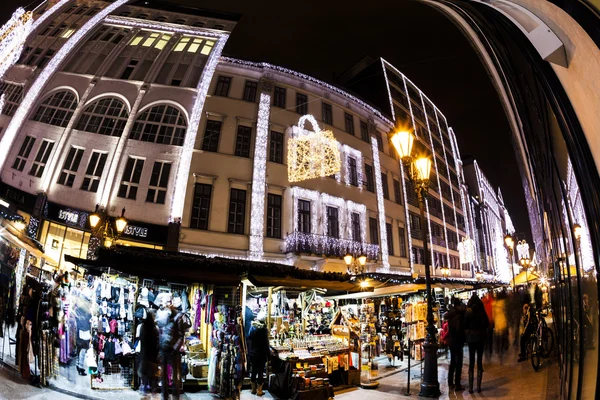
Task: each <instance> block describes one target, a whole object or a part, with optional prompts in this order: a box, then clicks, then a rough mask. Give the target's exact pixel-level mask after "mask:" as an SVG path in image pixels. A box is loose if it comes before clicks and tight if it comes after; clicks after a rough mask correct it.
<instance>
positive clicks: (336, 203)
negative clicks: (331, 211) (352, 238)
mask: <svg viewBox="0 0 600 400" xmlns="http://www.w3.org/2000/svg"><path fill="white" fill-rule="evenodd" d="M327 206H332V207H334V208H337V209H338V223H339V226H338V231H339V232H343V231H344V229H340V228H342V227H345V226H346V222H347V221H346V201H345V200H344V199H342V198H341V197H336V196H331V195H329V194H327V193H321V221H323V235H325V236H327V235H329V232H328V229H329V224H328V223H327V222H328V221H327Z"/></svg>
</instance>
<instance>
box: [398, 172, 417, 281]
mask: <svg viewBox="0 0 600 400" xmlns="http://www.w3.org/2000/svg"><path fill="white" fill-rule="evenodd" d="M400 175H401V177H402V190H403V193H404V216H405V218H406V223H405V226H406V234H407V236H408V265H409V267H410V273H411V275H412V274H413V273H414V272H415V271H414V268H415V261H414V259H413V251H412V235H411V234H410V230H411V226H410V215H409V213H408V196H407V194H406V179H405V178H404V164H402V162H400Z"/></svg>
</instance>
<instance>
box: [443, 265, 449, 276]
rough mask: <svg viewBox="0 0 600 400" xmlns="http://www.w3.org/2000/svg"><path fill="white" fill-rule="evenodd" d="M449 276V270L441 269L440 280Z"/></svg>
mask: <svg viewBox="0 0 600 400" xmlns="http://www.w3.org/2000/svg"><path fill="white" fill-rule="evenodd" d="M449 276H450V268H448V267H442V278H448V277H449Z"/></svg>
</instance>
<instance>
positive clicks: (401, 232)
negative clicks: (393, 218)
mask: <svg viewBox="0 0 600 400" xmlns="http://www.w3.org/2000/svg"><path fill="white" fill-rule="evenodd" d="M398 239H399V240H400V257H406V231H405V229H404V228H398Z"/></svg>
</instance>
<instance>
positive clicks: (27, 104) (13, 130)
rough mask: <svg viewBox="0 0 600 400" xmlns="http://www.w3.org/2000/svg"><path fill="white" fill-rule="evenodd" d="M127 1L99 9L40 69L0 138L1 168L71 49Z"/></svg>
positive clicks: (120, 0) (118, 1) (118, 0)
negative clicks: (40, 97) (26, 120)
mask: <svg viewBox="0 0 600 400" xmlns="http://www.w3.org/2000/svg"><path fill="white" fill-rule="evenodd" d="M127 2H128V0H117V1H115V2H114V3H111V4H109V5H107V6H106V7H105V8H104V9H102V10H100V11H98V13H97V14H96V15H94V16H93V17H92V18H90V19H89V20H88V21H87V22H86V23H85V24H84V25H83V26H82V27H81V28H79V29H78V30H77V31H76V32H75V33H74V34H73V35H72V36H71V37H70V38H69V39H68V40H67V41H66V43H65V44H64V45H63V46H62V47H61V48H60V49H59V50H58V51H57V52H56V54H55V55H54V57H52V58H51V59H50V61H49V62H48V64H47V65H46V66H45V67H44V68H43V69H42V70H41V71H40V74H39V76H38V77H37V79H36V80H35V81H34V82H33V84H32V85H31V87H30V88H29V90H28V91H27V93H26V94H25V95H24V97H23V100H22V101H21V104H19V107H18V108H17V110H16V112H15V115H14V116H13V117H12V119H11V120H10V123H9V125H8V127H7V128H6V131H5V133H4V136H2V139H1V140H0V169H2V168H3V167H4V163H5V162H6V159H7V157H8V153H9V151H10V149H11V148H12V144H13V142H14V140H15V138H16V136H17V133H18V131H19V129H20V128H21V125H22V124H23V122H25V119H26V118H27V115H28V114H29V111H30V110H31V107H32V106H33V105H34V104H35V102H36V101H37V99H38V97H39V95H40V94H41V93H42V90H43V89H44V86H46V83H48V81H49V80H50V78H51V77H52V76H53V75H54V73H55V72H56V71H57V70H58V68H59V67H60V65H61V64H62V62H63V61H64V60H65V59H66V58H67V57H68V56H69V55H70V54H71V51H72V50H73V49H74V48H75V47H76V46H77V45H79V42H80V41H81V40H83V39H84V38H85V37H86V35H87V34H88V33H89V32H90V30H92V29H93V28H94V27H95V26H96V25H98V24H99V23H100V22H101V21H102V20H103V19H104V18H106V16H107V15H109V14H110V13H111V12H113V11H114V10H116V9H117V8H119V7H120V6H122V5H124V4H126V3H127ZM188 169H189V168H188ZM182 197H183V196H182Z"/></svg>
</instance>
